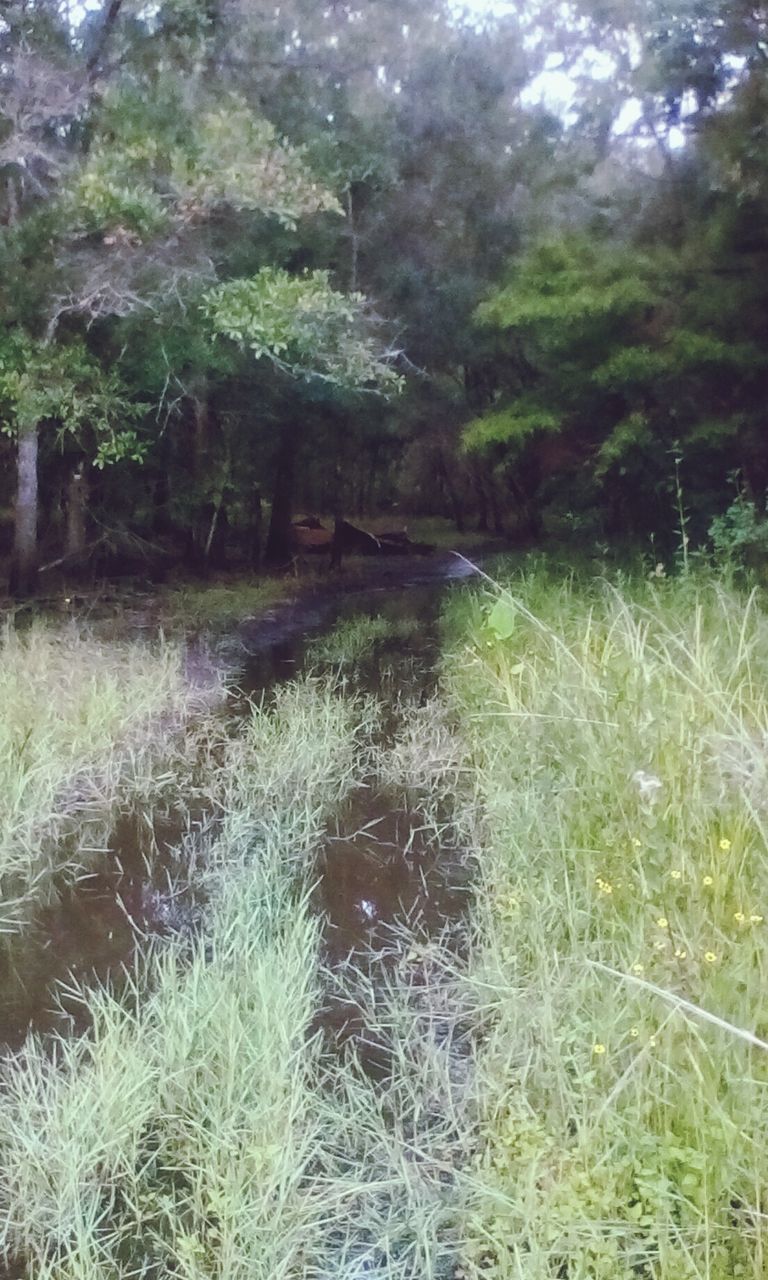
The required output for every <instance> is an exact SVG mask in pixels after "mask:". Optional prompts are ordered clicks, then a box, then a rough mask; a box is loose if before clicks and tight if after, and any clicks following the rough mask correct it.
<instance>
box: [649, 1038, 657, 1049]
mask: <svg viewBox="0 0 768 1280" xmlns="http://www.w3.org/2000/svg"><path fill="white" fill-rule="evenodd" d="M648 1044H649V1045H650V1047H651V1049H655V1048H656V1037H655V1036H649V1038H648Z"/></svg>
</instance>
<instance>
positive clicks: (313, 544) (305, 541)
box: [291, 524, 333, 554]
mask: <svg viewBox="0 0 768 1280" xmlns="http://www.w3.org/2000/svg"><path fill="white" fill-rule="evenodd" d="M291 543H292V545H293V549H294V550H295V551H308V552H310V553H316V554H321V553H322V552H324V551H330V550H331V546H332V545H333V531H332V530H331V529H322V528H320V529H316V528H307V526H306V525H303V524H294V525H291Z"/></svg>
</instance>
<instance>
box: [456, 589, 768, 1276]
mask: <svg viewBox="0 0 768 1280" xmlns="http://www.w3.org/2000/svg"><path fill="white" fill-rule="evenodd" d="M451 629H452V634H453V636H454V637H455V652H454V656H453V658H452V660H450V661H449V663H448V683H449V685H450V688H451V691H452V698H453V706H454V710H455V713H456V714H457V715H458V716H459V717H460V719H461V722H462V724H463V726H464V731H465V734H467V735H468V736H469V739H470V741H471V749H470V750H471V763H472V766H473V769H474V771H475V778H476V782H477V786H478V800H479V804H480V809H481V812H482V822H483V828H484V829H483V834H482V840H481V844H480V850H479V859H480V869H481V882H480V892H479V895H478V900H477V904H476V911H475V937H476V945H475V948H474V951H473V954H472V958H471V963H470V970H471V972H470V980H471V982H472V983H473V985H474V986H475V989H476V990H477V992H478V993H479V996H480V998H481V999H482V1001H483V1003H484V1004H485V1008H486V1020H485V1024H484V1026H485V1032H484V1036H483V1038H482V1040H481V1041H480V1042H479V1048H478V1055H477V1071H478V1091H479V1096H480V1104H479V1110H478V1136H477V1143H478V1145H477V1149H476V1152H475V1155H474V1157H473V1160H472V1164H471V1167H470V1169H469V1170H468V1194H469V1197H470V1202H471V1205H472V1208H471V1212H470V1214H469V1217H468V1219H467V1236H468V1244H467V1248H466V1252H465V1259H464V1273H465V1274H466V1275H467V1276H476V1277H480V1276H483V1277H486V1276H487V1277H498V1278H499V1280H501V1278H502V1277H503V1278H504V1280H507V1277H515V1278H518V1277H519V1278H520V1280H523V1278H524V1280H549V1278H550V1277H552V1278H554V1277H568V1280H634V1278H635V1277H638V1276H642V1277H648V1280H650V1278H651V1277H653V1278H654V1280H694V1278H695V1280H731V1278H732V1277H736V1276H744V1277H750V1278H752V1280H758V1277H763V1276H764V1275H765V1273H766V1270H765V1269H766V1265H767V1264H768V1260H767V1259H766V1255H765V1232H764V1223H765V1213H766V1187H768V1112H766V1109H765V1087H766V1082H767V1081H768V1052H767V1050H768V1045H766V1044H765V1043H761V1044H758V1043H756V1040H755V1037H758V1038H760V1039H761V1040H762V1041H766V1040H768V1020H767V1019H766V1012H765V999H764V992H765V984H766V967H767V962H766V955H767V953H766V945H765V937H766V935H765V930H766V922H765V919H764V917H766V918H768V856H767V853H766V824H767V822H768V754H767V753H766V742H767V741H768V704H767V695H766V690H768V616H766V614H765V612H764V610H763V608H762V606H761V603H760V602H759V601H758V600H757V599H755V598H754V597H750V598H746V597H744V596H741V595H738V594H735V593H733V592H731V591H729V590H726V589H724V588H723V587H722V586H721V585H718V583H717V582H713V581H704V580H700V581H698V582H697V581H696V580H692V579H682V580H678V581H676V582H664V581H657V582H654V583H649V582H643V581H639V582H636V583H627V582H624V583H622V584H619V586H618V587H616V586H612V585H610V584H608V583H606V582H594V583H591V584H590V583H583V582H578V581H575V580H569V579H568V578H563V577H562V576H560V577H555V576H553V575H550V574H549V573H548V572H547V570H546V569H539V570H538V571H536V572H534V573H532V574H525V573H521V574H517V575H516V576H514V577H513V578H512V579H511V580H510V582H509V583H508V586H507V589H504V590H496V589H495V588H493V587H492V586H490V584H486V588H485V589H484V590H482V591H480V592H479V593H476V594H475V595H474V596H473V597H471V598H464V600H463V601H461V602H460V603H459V604H458V605H456V606H455V607H454V609H453V616H452V618H451Z"/></svg>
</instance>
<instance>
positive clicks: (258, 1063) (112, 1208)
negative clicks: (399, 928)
mask: <svg viewBox="0 0 768 1280" xmlns="http://www.w3.org/2000/svg"><path fill="white" fill-rule="evenodd" d="M342 693H343V690H342V688H341V687H339V686H336V685H334V684H333V683H329V682H324V683H322V684H321V683H319V682H318V681H316V680H312V679H308V680H305V681H300V682H298V683H297V684H295V685H291V686H285V687H284V688H282V689H280V690H279V691H278V693H277V697H276V699H275V701H274V702H273V703H271V704H270V708H269V710H267V709H266V708H264V707H261V706H257V707H254V708H252V715H251V717H250V719H249V721H248V722H247V723H246V724H245V725H244V726H243V733H242V736H241V737H239V738H236V739H233V740H232V741H230V742H229V743H226V744H224V745H223V746H222V744H220V743H219V744H217V750H218V751H219V752H220V755H219V761H218V768H219V777H220V778H221V780H222V785H223V799H222V808H223V811H224V814H225V817H224V820H223V828H222V830H221V832H220V834H219V836H218V839H217V843H216V845H215V848H214V849H212V850H211V853H210V857H209V859H208V860H207V863H206V869H205V872H204V876H205V880H206V884H207V890H208V898H209V904H210V916H209V920H208V923H207V925H206V928H205V930H204V932H203V933H202V934H201V936H200V937H198V938H197V939H196V940H194V941H191V942H190V941H189V940H187V941H184V940H182V939H176V940H171V941H166V942H164V943H162V944H161V943H156V944H155V945H154V947H153V948H152V949H151V950H150V952H149V953H148V955H147V956H146V957H145V959H144V961H143V963H142V965H141V967H140V968H137V970H136V973H135V975H134V978H133V981H132V983H131V984H130V985H129V988H128V990H127V991H126V990H125V989H124V990H122V991H121V995H120V999H119V1000H118V999H116V998H115V996H114V995H113V994H111V993H110V991H109V990H107V989H100V990H96V991H91V992H85V991H84V992H83V993H82V998H83V999H84V1000H86V1001H87V1002H88V1004H89V1006H90V1010H91V1015H92V1022H93V1026H92V1031H91V1033H90V1035H89V1036H88V1037H87V1038H83V1039H79V1040H65V1039H57V1040H54V1041H53V1042H52V1043H51V1042H50V1041H45V1042H44V1041H42V1040H39V1039H35V1038H30V1039H29V1040H28V1042H27V1045H26V1047H25V1050H24V1052H23V1054H22V1055H21V1056H20V1057H19V1058H18V1059H16V1060H15V1061H14V1062H13V1063H9V1064H7V1065H6V1067H5V1069H4V1071H3V1074H2V1087H1V1088H0V1257H4V1258H5V1259H6V1260H8V1261H10V1260H16V1263H17V1264H18V1265H19V1266H20V1267H21V1270H22V1272H23V1274H24V1275H25V1276H27V1277H29V1278H30V1280H31V1277H34V1278H35V1280H38V1278H41V1277H44V1278H45V1280H54V1277H55V1280H63V1278H64V1277H67V1280H74V1278H75V1277H77V1280H106V1278H107V1277H109V1280H116V1278H118V1277H124V1278H125V1280H127V1278H128V1277H129V1276H131V1277H133V1276H158V1277H159V1276H171V1275H173V1276H181V1277H185V1278H186V1280H203V1277H205V1280H213V1278H217V1280H239V1278H242V1280H246V1278H247V1280H253V1278H256V1280H258V1277H263V1278H264V1280H280V1277H284V1278H285V1280H289V1278H290V1280H294V1278H295V1277H304V1276H306V1277H310V1276H311V1277H318V1278H320V1277H325V1278H326V1280H331V1277H333V1278H334V1280H336V1277H339V1278H340V1280H358V1278H359V1277H360V1276H361V1275H366V1276H371V1277H379V1278H380V1280H384V1278H385V1277H387V1278H390V1280H410V1278H411V1277H415V1276H417V1275H419V1276H421V1275H429V1276H435V1277H437V1276H440V1277H442V1276H445V1277H447V1276H448V1275H449V1274H450V1271H451V1263H452V1260H453V1258H454V1257H455V1250H456V1231H457V1228H458V1223H459V1213H458V1210H457V1191H456V1186H457V1178H456V1167H457V1166H458V1165H459V1164H460V1163H461V1161H460V1160H459V1159H458V1158H456V1153H457V1152H458V1151H460V1150H463V1147H462V1143H463V1142H464V1138H463V1137H460V1136H459V1135H460V1133H465V1132H466V1131H467V1126H466V1125H465V1126H464V1128H463V1129H462V1127H461V1126H460V1125H459V1124H458V1123H457V1115H458V1112H459V1111H460V1110H461V1109H462V1108H463V1107H465V1106H466V1105H467V1102H466V1099H467V1095H468V1088H469V1086H468V1083H467V1081H468V1077H467V1074H466V1072H463V1073H462V1071H461V1070H459V1069H458V1067H457V1064H458V1063H459V1062H460V1061H461V1057H460V1055H458V1054H457V1052H456V1051H455V1049H454V1046H453V1039H454V1037H453V1031H452V1029H453V1026H454V1023H455V1012H453V1013H452V1012H451V1011H450V1010H448V1009H446V1008H445V1007H442V1008H441V1009H437V1007H436V1006H435V1004H434V1001H433V1000H432V999H431V998H430V997H429V994H428V991H427V986H426V984H425V982H424V981H423V972H424V966H423V963H422V962H419V965H417V966H415V967H414V962H413V961H410V960H409V961H406V960H405V959H404V961H403V963H404V964H406V963H407V964H408V965H410V966H411V967H410V968H409V970H408V972H409V974H410V978H409V980H408V981H402V982H393V983H390V984H389V985H387V984H386V983H384V984H383V985H375V984H371V983H370V979H369V976H366V975H364V974H362V973H360V974H359V975H357V981H358V990H357V996H356V998H357V999H359V1001H360V1003H361V1004H363V1005H365V1006H366V1009H365V1017H366V1021H367V1026H368V1030H369V1034H370V1035H371V1036H374V1037H377V1038H378V1040H379V1041H380V1042H382V1043H385V1042H386V1043H387V1044H389V1045H390V1046H391V1056H392V1061H393V1064H394V1065H393V1070H392V1071H391V1073H390V1075H389V1077H388V1078H387V1079H386V1080H384V1081H382V1082H380V1083H374V1082H372V1081H371V1080H370V1079H369V1078H368V1077H367V1076H366V1074H365V1072H364V1071H363V1070H362V1068H361V1066H360V1064H359V1063H358V1062H357V1059H356V1058H355V1056H354V1055H350V1056H348V1057H346V1058H345V1059H344V1060H341V1059H337V1058H335V1057H334V1056H333V1055H331V1056H330V1057H329V1056H327V1055H326V1054H325V1053H324V1051H323V1047H322V1038H321V1036H320V1034H319V1032H318V1030H317V1025H318V1024H317V1015H318V1011H319V1009H320V1007H321V1003H322V999H323V991H322V984H323V982H324V981H326V980H329V979H325V980H324V979H323V978H322V976H321V964H320V961H321V955H320V923H319V922H318V920H317V919H316V918H315V917H314V916H313V915H312V914H311V913H310V911H309V907H308V900H307V892H308V889H309V888H310V886H311V884H312V879H313V876H314V871H313V865H312V852H313V849H314V848H315V847H316V846H317V844H318V842H319V840H320V838H321V835H322V831H323V825H324V822H325V819H326V818H327V816H328V814H329V811H330V809H331V808H332V807H333V806H334V805H335V804H336V803H338V800H339V798H340V796H343V795H344V794H345V793H346V792H347V791H348V790H349V789H350V788H351V787H352V786H354V785H359V784H360V782H361V779H362V777H363V776H365V777H367V776H368V775H369V771H370V767H371V756H370V751H371V749H370V747H369V745H368V744H369V743H370V739H371V738H372V737H373V735H374V730H375V715H374V711H375V708H374V706H373V704H372V702H371V701H370V699H365V698H361V697H358V698H349V697H345V696H342ZM438 963H439V956H438V954H437V952H436V953H435V958H434V960H433V964H435V965H437V964H438ZM419 974H422V979H419V977H418V975H419ZM366 982H367V983H368V986H367V988H366V986H365V984H366ZM436 1020H439V1024H440V1028H441V1034H440V1039H439V1041H438V1039H437V1038H436V1036H435V1035H434V1034H433V1024H434V1022H435V1021H436ZM457 1144H458V1145H457Z"/></svg>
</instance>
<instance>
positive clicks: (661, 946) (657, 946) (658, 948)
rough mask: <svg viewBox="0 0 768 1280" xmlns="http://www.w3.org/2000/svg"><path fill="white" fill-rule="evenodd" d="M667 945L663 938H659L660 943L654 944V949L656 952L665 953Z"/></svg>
mask: <svg viewBox="0 0 768 1280" xmlns="http://www.w3.org/2000/svg"><path fill="white" fill-rule="evenodd" d="M666 945H667V944H666V942H664V940H663V938H659V940H658V942H654V944H653V949H654V951H663V950H664V948H665V946H666Z"/></svg>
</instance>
